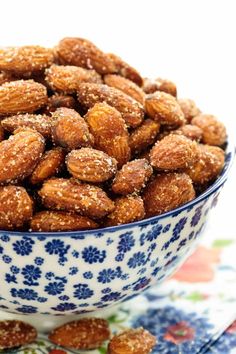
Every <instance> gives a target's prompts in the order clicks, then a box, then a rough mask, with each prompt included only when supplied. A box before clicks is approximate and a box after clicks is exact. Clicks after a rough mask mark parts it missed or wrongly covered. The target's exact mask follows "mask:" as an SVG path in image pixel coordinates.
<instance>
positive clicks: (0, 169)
mask: <svg viewBox="0 0 236 354" xmlns="http://www.w3.org/2000/svg"><path fill="white" fill-rule="evenodd" d="M43 151H44V138H43V137H42V135H41V134H39V133H38V132H36V131H33V130H26V131H22V132H19V133H17V134H15V135H12V136H10V138H9V139H8V140H4V141H2V142H1V143H0V183H12V182H14V181H17V180H22V179H24V178H25V177H27V176H29V175H30V174H31V173H32V171H33V170H34V169H35V167H36V165H37V163H38V162H39V160H40V158H41V156H42V154H43Z"/></svg>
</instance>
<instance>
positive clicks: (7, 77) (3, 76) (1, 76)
mask: <svg viewBox="0 0 236 354" xmlns="http://www.w3.org/2000/svg"><path fill="white" fill-rule="evenodd" d="M14 80H16V78H14V76H13V75H12V74H11V73H9V72H5V71H2V72H0V85H2V84H4V83H5V82H9V81H14Z"/></svg>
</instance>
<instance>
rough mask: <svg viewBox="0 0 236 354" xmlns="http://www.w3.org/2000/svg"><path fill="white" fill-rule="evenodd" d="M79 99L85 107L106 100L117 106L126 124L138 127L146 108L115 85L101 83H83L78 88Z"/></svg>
mask: <svg viewBox="0 0 236 354" xmlns="http://www.w3.org/2000/svg"><path fill="white" fill-rule="evenodd" d="M78 100H79V102H80V103H81V104H82V106H84V107H85V108H91V107H93V106H94V105H95V103H99V102H106V103H108V104H109V105H110V106H112V107H114V108H116V109H117V110H118V111H119V112H120V113H121V115H122V118H123V119H124V120H125V122H126V124H127V125H128V126H130V127H133V128H135V127H137V126H138V125H140V124H141V123H142V120H143V117H144V110H143V107H142V105H140V103H138V102H137V101H135V100H134V99H133V98H131V97H130V96H128V95H126V94H125V93H123V92H121V91H120V90H117V89H116V88H114V87H109V86H107V85H101V84H90V83H82V84H80V86H79V90H78Z"/></svg>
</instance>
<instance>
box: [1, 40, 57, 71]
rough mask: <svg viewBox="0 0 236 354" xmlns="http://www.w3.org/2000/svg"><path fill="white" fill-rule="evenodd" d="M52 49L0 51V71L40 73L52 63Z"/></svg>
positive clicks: (15, 48)
mask: <svg viewBox="0 0 236 354" xmlns="http://www.w3.org/2000/svg"><path fill="white" fill-rule="evenodd" d="M53 60H54V55H53V51H52V49H49V48H43V47H40V46H33V45H32V46H23V47H7V48H3V49H0V70H6V71H10V72H13V73H15V74H22V73H28V72H35V71H36V72H37V71H41V70H43V69H45V68H47V67H48V66H50V65H51V64H52V63H53Z"/></svg>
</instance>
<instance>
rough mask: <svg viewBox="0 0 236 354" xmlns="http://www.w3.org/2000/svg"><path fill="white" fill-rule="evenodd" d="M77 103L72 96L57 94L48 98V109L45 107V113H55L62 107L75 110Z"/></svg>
mask: <svg viewBox="0 0 236 354" xmlns="http://www.w3.org/2000/svg"><path fill="white" fill-rule="evenodd" d="M76 103H77V102H76V100H75V99H74V97H72V96H69V95H61V94H55V95H52V96H51V97H49V98H48V104H47V107H45V112H46V113H51V112H55V111H56V110H57V108H61V107H66V108H72V109H75V108H76Z"/></svg>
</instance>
